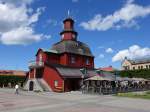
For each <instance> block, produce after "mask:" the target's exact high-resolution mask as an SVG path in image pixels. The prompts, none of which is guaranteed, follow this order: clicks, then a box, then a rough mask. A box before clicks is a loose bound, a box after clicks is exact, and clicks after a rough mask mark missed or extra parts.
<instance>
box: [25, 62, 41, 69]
mask: <svg viewBox="0 0 150 112" xmlns="http://www.w3.org/2000/svg"><path fill="white" fill-rule="evenodd" d="M28 66H29V68H38V67H43V66H44V62H42V61H30V62H29V63H28Z"/></svg>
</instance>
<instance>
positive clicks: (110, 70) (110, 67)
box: [99, 66, 117, 72]
mask: <svg viewBox="0 0 150 112" xmlns="http://www.w3.org/2000/svg"><path fill="white" fill-rule="evenodd" d="M99 70H101V71H106V72H115V71H116V70H117V69H115V68H113V67H112V66H107V67H101V68H99Z"/></svg>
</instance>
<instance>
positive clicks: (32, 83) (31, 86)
mask: <svg viewBox="0 0 150 112" xmlns="http://www.w3.org/2000/svg"><path fill="white" fill-rule="evenodd" d="M33 87H34V82H33V81H30V83H29V91H33Z"/></svg>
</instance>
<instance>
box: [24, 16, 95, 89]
mask: <svg viewBox="0 0 150 112" xmlns="http://www.w3.org/2000/svg"><path fill="white" fill-rule="evenodd" d="M63 23H64V29H63V31H62V32H61V33H60V36H61V40H60V41H59V42H57V43H55V44H54V45H53V46H52V48H50V49H47V50H46V49H42V48H40V49H39V50H38V51H37V53H36V60H35V61H32V62H30V63H29V69H30V70H29V79H28V82H27V83H26V85H25V87H24V88H25V89H27V90H41V91H55V92H66V91H73V90H78V89H80V87H81V82H82V80H83V78H88V77H90V76H93V75H96V71H95V70H94V56H93V54H92V53H91V50H90V48H89V47H88V45H87V44H85V43H82V42H80V41H78V39H77V35H78V33H77V32H76V31H75V30H74V20H73V19H72V18H70V17H68V18H66V19H65V20H64V21H63ZM83 72H84V73H83Z"/></svg>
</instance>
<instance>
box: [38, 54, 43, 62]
mask: <svg viewBox="0 0 150 112" xmlns="http://www.w3.org/2000/svg"><path fill="white" fill-rule="evenodd" d="M39 62H42V54H39Z"/></svg>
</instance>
